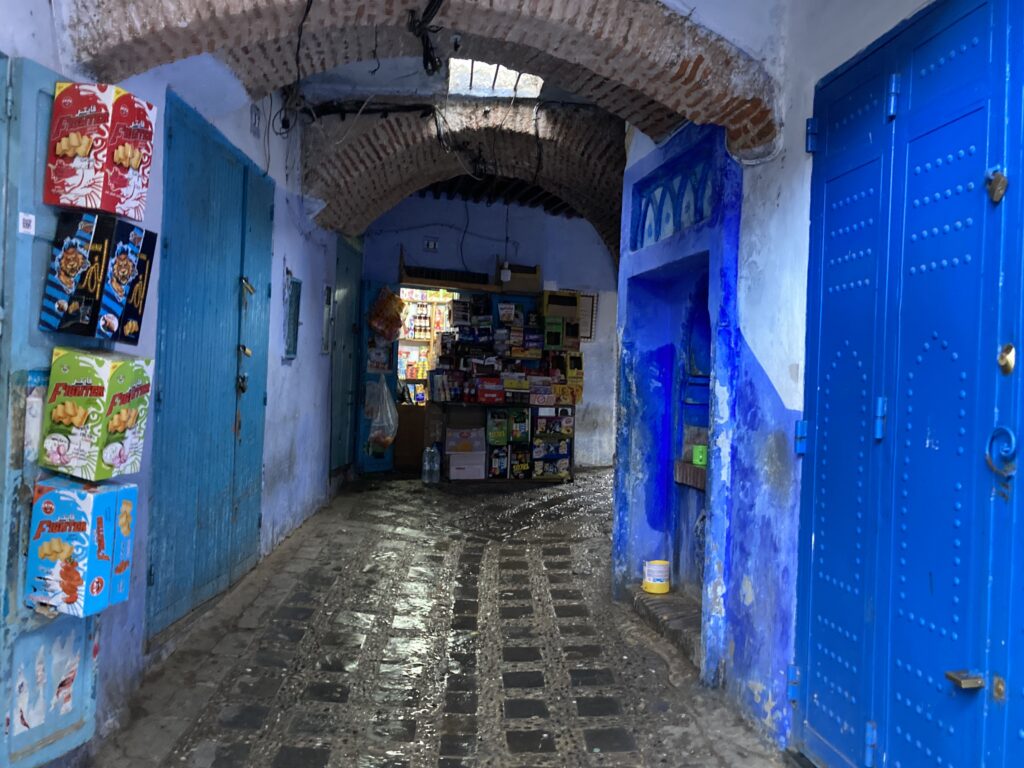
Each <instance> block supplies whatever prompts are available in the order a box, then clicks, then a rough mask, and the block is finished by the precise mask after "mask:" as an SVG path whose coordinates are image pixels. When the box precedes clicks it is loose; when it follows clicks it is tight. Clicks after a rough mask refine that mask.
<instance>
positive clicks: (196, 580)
mask: <svg viewBox="0 0 1024 768" xmlns="http://www.w3.org/2000/svg"><path fill="white" fill-rule="evenodd" d="M166 112H167V114H166V118H165V120H166V125H167V142H166V159H165V165H164V168H165V171H164V218H163V221H164V224H163V226H164V233H163V244H164V248H163V253H162V262H161V268H160V314H159V324H158V333H157V359H156V364H157V376H156V387H157V395H156V398H157V404H156V423H155V425H154V430H153V441H154V446H153V503H152V510H153V511H152V513H151V516H150V519H151V523H150V526H151V528H150V535H149V542H150V547H149V553H150V554H149V557H150V571H149V584H150V588H149V595H148V600H147V612H148V625H147V629H148V632H149V633H150V634H153V633H155V632H158V631H159V630H160V629H162V628H164V627H166V626H167V625H168V624H170V623H171V622H173V621H174V620H176V619H178V618H180V617H182V616H184V615H185V614H186V613H188V611H190V610H191V609H192V608H194V607H195V606H197V605H199V604H200V603H202V602H204V601H205V600H207V599H209V598H211V597H213V596H214V595H216V594H218V593H219V592H221V591H223V590H224V589H226V588H227V586H228V585H229V584H230V583H231V581H232V580H233V579H236V578H238V577H239V576H240V575H241V573H244V572H245V570H247V569H248V568H249V567H251V565H252V564H253V563H254V562H255V557H256V551H257V548H258V542H259V519H260V518H259V515H260V487H261V472H262V455H263V412H262V409H263V406H264V394H265V389H266V369H267V334H268V324H267V318H268V313H269V295H268V292H269V285H270V282H269V280H270V259H271V216H272V214H271V209H272V204H273V185H272V183H271V182H269V181H266V180H263V179H261V178H259V175H258V173H259V172H258V171H255V170H254V167H253V166H252V164H251V163H249V161H248V160H247V159H245V158H244V157H243V156H242V155H241V154H240V153H239V152H238V151H237V150H236V149H235V148H234V147H232V146H231V145H230V144H229V143H228V142H227V140H226V139H224V138H223V136H221V135H220V134H219V133H218V132H217V131H216V130H215V129H214V128H213V127H212V126H210V125H209V124H208V123H206V121H204V120H203V119H202V118H201V117H200V116H199V115H198V114H197V113H195V112H194V111H193V110H192V109H190V108H189V107H188V106H186V105H185V104H184V103H183V102H181V101H180V100H179V99H177V98H176V97H174V96H173V94H170V95H168V100H167V110H166ZM242 346H244V347H246V348H248V350H249V351H250V352H251V353H252V355H251V357H250V356H248V355H247V354H245V352H244V351H243V350H242V348H241V347H242ZM245 377H247V378H245Z"/></svg>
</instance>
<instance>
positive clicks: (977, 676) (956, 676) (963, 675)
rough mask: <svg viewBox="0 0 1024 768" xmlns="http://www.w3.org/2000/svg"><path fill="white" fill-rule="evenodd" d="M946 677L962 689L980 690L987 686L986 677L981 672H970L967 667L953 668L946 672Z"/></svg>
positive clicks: (955, 686) (954, 685)
mask: <svg viewBox="0 0 1024 768" xmlns="http://www.w3.org/2000/svg"><path fill="white" fill-rule="evenodd" d="M946 679H947V680H949V682H951V683H952V684H953V687H954V688H957V689H958V690H961V691H980V690H981V689H982V688H984V687H985V678H984V677H983V676H982V675H981V673H980V672H969V671H967V670H966V669H951V670H949V671H948V672H946Z"/></svg>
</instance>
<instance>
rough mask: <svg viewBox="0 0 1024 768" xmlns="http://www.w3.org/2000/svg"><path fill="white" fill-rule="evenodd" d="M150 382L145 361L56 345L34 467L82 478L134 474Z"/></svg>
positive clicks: (139, 459) (149, 367) (139, 461)
mask: <svg viewBox="0 0 1024 768" xmlns="http://www.w3.org/2000/svg"><path fill="white" fill-rule="evenodd" d="M152 380H153V361H152V360H149V359H142V358H133V357H127V356H125V355H119V354H114V353H110V352H102V353H101V352H87V351H84V350H78V349H70V348H66V347H57V348H55V349H54V350H53V361H52V364H51V367H50V384H49V388H48V390H47V395H46V404H45V409H44V411H43V440H42V451H41V452H40V455H39V466H40V467H43V468H45V469H50V470H53V471H55V472H61V473H63V474H67V475H72V476H73V477H78V478H81V479H83V480H105V479H108V478H111V477H116V476H118V475H127V474H132V473H134V472H138V471H139V469H140V468H141V465H142V450H143V446H144V441H145V436H146V422H147V421H148V417H149V398H150V390H151V389H152Z"/></svg>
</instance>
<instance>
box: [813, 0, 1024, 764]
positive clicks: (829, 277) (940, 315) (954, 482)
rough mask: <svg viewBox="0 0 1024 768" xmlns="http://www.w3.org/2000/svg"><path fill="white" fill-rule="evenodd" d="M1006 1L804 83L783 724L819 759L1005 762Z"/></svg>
mask: <svg viewBox="0 0 1024 768" xmlns="http://www.w3.org/2000/svg"><path fill="white" fill-rule="evenodd" d="M1006 13H1007V10H1006V7H1005V4H1003V3H998V2H979V1H978V0H972V1H971V2H963V1H960V2H940V3H937V4H936V5H935V6H933V7H931V8H930V9H928V10H927V11H926V12H924V13H922V14H921V15H919V16H918V17H917V18H915V19H914V20H913V21H912V22H911V23H909V24H907V25H904V26H903V27H902V28H900V29H899V30H897V32H896V33H894V34H893V35H891V36H890V37H889V38H888V39H887V40H886V41H884V43H883V44H880V45H878V46H876V47H874V48H873V49H872V51H870V52H869V53H868V54H867V55H865V56H863V57H861V58H860V59H859V60H858V61H857V62H856V63H855V64H853V65H851V66H848V67H846V68H844V69H843V70H842V71H841V72H840V73H838V74H837V75H835V76H833V77H830V78H829V79H828V81H827V82H826V83H825V84H824V85H823V86H822V87H820V88H819V92H818V95H817V102H816V110H815V116H816V120H817V128H818V147H817V150H818V153H819V154H818V156H817V157H816V158H815V178H814V192H813V195H814V197H813V199H814V210H813V214H812V216H813V222H814V223H813V225H812V256H811V260H812V268H811V278H810V297H809V299H810V300H809V308H810V312H811V317H812V321H811V323H810V324H809V334H808V347H809V355H810V360H811V361H812V362H813V367H811V366H810V365H809V368H808V392H807V417H808V420H809V427H810V429H809V431H810V435H811V440H810V444H809V451H808V455H807V458H806V460H805V465H804V491H803V492H804V498H803V513H802V514H803V517H802V524H803V533H802V543H801V546H802V559H801V595H802V598H801V599H802V606H801V610H800V615H799V620H798V621H799V633H798V636H799V648H798V658H797V669H798V670H799V673H800V674H801V676H802V678H801V679H800V681H799V693H798V695H797V697H796V698H797V701H798V706H799V710H800V713H801V717H800V718H798V721H799V724H798V727H797V734H796V735H797V742H798V744H799V745H800V747H801V748H802V749H803V750H804V751H805V752H806V753H807V754H808V755H810V756H811V757H812V758H814V759H815V760H816V761H818V762H819V764H821V765H829V766H831V765H851V766H852V765H868V766H871V765H891V766H894V767H895V768H916V766H926V765H939V766H947V767H949V768H955V767H956V766H972V767H973V766H982V765H1003V762H1002V759H1003V756H1002V754H1001V752H1000V751H999V750H998V749H997V750H996V751H994V752H993V751H992V750H991V749H987V748H986V743H985V733H986V726H987V723H986V717H991V718H996V719H998V718H1001V717H1002V714H1001V713H1000V712H999V711H998V710H992V709H991V708H990V707H989V703H990V701H991V696H992V695H993V694H992V693H991V692H990V691H991V688H990V686H991V685H992V682H993V677H992V674H991V669H990V664H991V658H990V651H991V645H992V644H991V642H990V637H991V611H990V599H991V592H990V589H991V587H990V583H991V582H990V578H991V573H992V571H991V554H992V551H993V514H994V513H995V514H999V513H1005V511H1006V509H1008V507H1009V499H1010V490H1009V489H1010V486H1009V483H1008V480H1007V478H1006V476H1005V475H1006V474H1007V473H1012V456H1011V455H1010V453H1009V451H1008V448H1009V445H1010V444H1011V443H1012V442H1013V433H1012V429H1011V428H1008V427H1009V426H1010V425H1006V424H1003V423H1001V422H1000V418H999V415H998V414H999V410H998V408H997V397H998V395H999V391H1000V384H999V381H998V380H999V378H1000V369H999V366H998V364H997V358H996V351H998V349H999V345H1000V335H1001V334H1000V331H1001V318H1000V315H999V312H1000V307H1001V305H1002V304H1003V303H1005V301H1007V300H1008V299H1009V300H1012V301H1019V296H1018V294H1017V293H1016V292H1014V293H1013V294H1012V295H1007V294H1004V287H1003V279H1002V277H1003V275H1002V274H1001V273H1002V272H1003V268H1004V266H1005V265H1004V264H1003V263H1002V241H1003V238H1004V232H1005V225H1006V221H1004V217H1005V211H1006V208H1005V207H1003V206H1002V205H1000V203H999V202H998V201H996V200H993V199H990V195H989V186H988V184H987V180H988V179H989V178H991V177H992V176H993V174H994V173H995V172H996V170H1004V169H1005V166H1006V157H1007V153H1006V146H1005V140H1006V137H1005V132H1006V118H1007V108H1006V103H1007V101H1006V96H1007V93H1006V87H1005V86H1006V71H1007V70H1006V64H1007V62H1006V30H1007V28H1008V26H1009V25H1008V20H1007V18H1006ZM854 83H863V84H865V86H863V88H862V91H861V96H860V97H858V98H856V99H854V101H852V102H851V101H849V99H848V98H847V97H846V95H845V94H847V93H850V92H851V91H850V84H854ZM836 148H839V149H840V150H841V152H842V153H843V156H844V157H847V156H848V157H849V158H851V163H850V166H851V167H854V170H853V171H852V174H851V175H844V173H843V168H842V167H841V166H842V163H840V164H839V166H837V162H836V156H835V154H834V152H833V150H834V149H836ZM858 176H860V177H863V178H857V179H856V181H854V182H853V183H850V184H847V183H845V181H842V180H844V179H854V178H856V177H858ZM876 180H877V181H878V186H877V187H876V186H875V183H876ZM837 181H839V182H840V183H839V184H838V185H837ZM833 189H834V191H833ZM876 191H877V192H878V194H879V195H880V196H881V197H880V199H878V198H877V197H876ZM861 265H864V266H863V267H862V266H861ZM833 275H834V277H833ZM844 302H845V303H844ZM857 337H861V339H862V343H863V344H866V343H867V342H868V341H869V338H870V339H871V340H873V346H872V347H867V346H862V343H861V342H858V338H857ZM837 394H838V395H844V396H843V398H842V399H841V400H840V401H836V400H835V396H836V395H837ZM1008 415H1009V414H1008V413H1006V412H1004V413H1003V418H1004V419H1005V418H1006V417H1007V416H1008ZM1003 449H1007V450H1006V451H1003ZM986 456H988V457H990V459H989V460H986ZM991 457H994V460H992V459H991ZM986 689H988V690H986ZM1007 757H1008V756H1007ZM1006 764H1007V765H1010V764H1016V763H1012V762H1011V763H1006Z"/></svg>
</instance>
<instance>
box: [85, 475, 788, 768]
mask: <svg viewBox="0 0 1024 768" xmlns="http://www.w3.org/2000/svg"><path fill="white" fill-rule="evenodd" d="M611 482H612V480H611V473H610V472H593V473H584V474H582V475H581V476H580V477H579V478H578V480H577V482H576V483H575V484H574V485H571V486H558V487H551V488H540V489H536V490H526V491H517V492H514V493H505V494H498V493H494V492H484V493H476V494H468V493H465V492H459V493H454V492H452V491H451V490H425V489H424V488H423V487H422V486H421V485H420V484H419V483H418V482H414V481H392V482H381V483H377V484H369V485H365V486H363V487H362V488H361V490H360V492H354V491H353V492H349V493H347V494H345V495H343V496H341V497H339V498H338V499H337V500H336V501H335V502H334V503H333V504H331V506H330V507H329V508H327V509H325V510H324V511H322V512H320V513H319V514H317V515H316V516H314V517H313V518H312V519H310V520H309V522H307V523H306V524H305V525H304V526H303V527H302V528H301V529H300V530H298V531H297V532H296V533H295V534H294V535H293V536H292V537H291V538H290V539H288V540H287V541H286V542H285V543H284V544H283V545H282V546H281V547H280V548H279V549H278V550H277V551H275V552H274V554H273V555H271V556H270V557H269V558H267V559H266V560H264V561H263V562H262V563H261V564H260V565H259V567H258V568H257V569H256V570H255V571H253V572H252V573H251V574H250V575H249V576H247V577H246V578H245V579H243V581H242V582H241V583H240V584H239V585H238V586H236V587H235V588H234V589H233V590H232V591H231V592H229V593H228V594H227V595H226V596H225V597H224V598H223V599H222V600H221V601H220V602H219V603H217V604H216V606H215V607H213V608H212V610H209V611H208V612H207V613H206V614H205V615H204V616H203V617H202V618H201V619H199V620H198V621H196V622H195V624H194V626H193V627H192V628H191V629H190V630H189V632H188V633H187V634H186V635H184V636H183V637H181V638H180V639H179V641H178V643H177V649H176V651H175V652H174V653H173V654H172V655H171V656H170V657H169V658H168V659H167V660H166V661H165V662H164V663H163V664H162V665H160V666H159V667H158V668H157V669H155V671H154V672H153V673H151V674H150V676H149V678H148V679H147V680H146V682H145V684H144V686H143V687H142V689H141V690H140V691H139V692H138V694H137V696H136V697H135V700H134V702H133V704H132V707H131V714H132V722H131V723H130V725H129V726H128V727H127V728H126V729H124V730H122V731H120V732H118V733H115V734H113V735H111V736H110V737H108V739H107V742H106V744H105V745H104V747H103V748H102V750H101V751H100V753H99V754H98V755H97V756H96V757H95V758H94V760H93V765H94V766H97V767H98V768H146V767H148V766H153V767H156V766H162V767H167V766H190V767H193V766H194V767H196V768H200V767H202V768H228V767H234V766H239V767H242V766H244V767H245V768H249V767H250V766H251V767H253V768H265V767H268V766H272V767H273V768H321V767H324V766H329V767H330V768H384V767H385V766H386V767H388V768H391V767H395V768H397V767H398V766H411V767H413V766H431V768H433V766H440V767H441V768H456V767H457V766H501V767H502V768H504V767H505V766H509V767H510V768H512V767H514V768H525V767H526V766H535V767H537V768H540V767H541V766H640V765H646V766H680V767H682V766H702V767H703V766H713V767H716V768H731V767H733V766H736V767H737V768H739V767H740V766H742V768H762V767H763V766H764V767H767V766H779V765H781V762H780V761H778V760H777V759H776V758H774V757H773V756H772V752H771V750H770V749H768V748H766V747H765V746H764V745H763V744H762V743H761V742H760V741H759V740H758V739H757V737H756V736H755V735H754V734H753V732H752V731H751V730H750V729H749V728H748V727H747V726H746V725H744V724H743V722H742V721H741V720H740V719H739V718H738V717H737V716H736V715H734V714H732V713H731V711H730V710H729V709H727V707H726V706H725V704H724V702H723V700H722V698H721V696H720V695H719V694H718V693H717V692H714V691H709V690H706V689H704V688H701V687H700V686H699V685H698V683H697V680H696V676H695V672H694V670H693V668H692V667H691V666H690V665H689V664H688V662H686V661H684V660H682V658H681V657H680V656H679V655H678V652H676V651H674V650H672V649H670V648H669V647H668V646H667V645H663V641H662V640H660V638H658V637H657V636H656V635H655V634H654V633H652V632H650V631H649V630H648V629H646V628H645V627H642V626H641V625H640V624H639V623H638V622H637V620H636V619H635V618H634V616H633V615H632V614H631V613H630V609H629V608H628V607H625V606H620V605H616V604H613V603H611V601H610V599H609V597H608V592H609V584H608V581H609V573H608V570H609V565H608V564H609V545H610V541H609V532H610V527H611V520H610V509H611Z"/></svg>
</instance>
